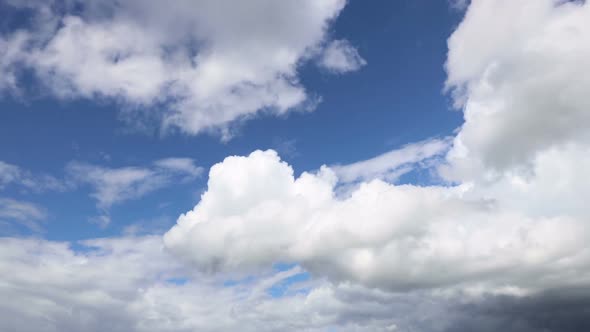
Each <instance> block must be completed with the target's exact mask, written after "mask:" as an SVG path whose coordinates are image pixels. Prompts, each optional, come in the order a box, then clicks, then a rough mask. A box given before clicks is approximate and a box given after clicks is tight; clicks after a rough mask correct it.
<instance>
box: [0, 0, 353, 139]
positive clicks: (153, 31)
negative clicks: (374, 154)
mask: <svg viewBox="0 0 590 332" xmlns="http://www.w3.org/2000/svg"><path fill="white" fill-rule="evenodd" d="M12 5H14V6H28V7H29V8H33V10H35V11H36V13H37V16H36V19H32V22H33V24H32V26H31V27H26V28H25V29H22V30H19V32H15V33H13V34H9V35H7V36H4V37H2V39H0V44H2V45H6V47H4V48H2V49H3V50H4V51H3V52H2V53H0V70H2V73H3V75H2V76H3V82H2V83H0V84H2V85H0V87H2V86H5V87H14V86H15V85H18V84H17V83H18V72H17V69H18V68H20V67H24V68H28V69H32V70H33V71H34V72H35V74H36V76H37V77H38V78H39V79H40V81H41V82H42V83H43V85H44V86H45V87H47V88H48V89H50V90H51V91H52V92H53V93H54V94H55V95H56V96H59V97H62V98H74V97H85V98H94V97H97V96H98V97H107V98H112V99H116V100H120V101H122V102H124V103H126V104H130V105H136V106H141V107H136V108H134V107H132V109H140V108H141V109H145V107H146V106H148V108H150V109H152V110H153V111H154V112H156V113H155V114H156V115H155V116H154V115H153V114H152V116H151V117H156V118H161V120H162V123H163V126H164V127H167V128H178V129H180V130H181V131H183V132H185V133H189V134H197V133H200V132H202V131H205V130H211V129H220V128H221V129H222V131H224V133H225V134H227V133H228V131H227V130H228V125H229V124H230V123H232V122H234V121H236V120H239V119H244V118H248V117H251V116H253V115H255V114H258V113H260V112H262V111H265V112H268V113H272V114H284V113H287V112H289V111H290V110H293V109H297V108H302V107H303V108H305V107H306V104H307V103H311V104H313V98H312V99H310V98H309V97H308V94H307V93H306V91H305V88H304V87H303V86H302V85H301V84H300V83H299V80H298V75H297V67H298V65H299V64H300V63H302V62H304V61H307V60H308V59H309V58H310V57H311V53H313V52H316V50H317V49H318V48H321V47H322V45H324V44H325V38H326V36H325V32H326V30H327V28H328V26H329V24H330V23H331V22H332V21H333V20H334V19H335V18H336V17H337V16H338V14H339V13H340V11H341V10H342V8H343V7H344V5H345V1H344V0H325V1H314V0H306V1H280V2H276V1H272V0H256V1H249V2H248V3H240V2H238V3H236V2H235V1H207V0H202V1H197V2H195V1H188V0H187V1H176V2H175V3H174V4H173V5H170V4H164V3H162V2H160V1H147V2H146V1H138V0H127V1H110V0H109V1H87V2H83V3H79V2H77V1H74V0H72V1H68V2H66V3H65V4H64V5H62V6H51V4H47V3H44V2H39V1H29V2H26V3H18V2H16V3H12ZM52 8H61V9H62V11H60V12H57V11H54V10H52ZM338 43H339V44H337V45H342V46H345V48H337V49H336V50H335V52H336V53H338V52H340V51H344V53H342V52H340V53H342V55H341V57H342V56H344V59H349V58H350V56H353V57H352V58H350V59H353V60H354V59H356V61H357V62H358V61H360V58H359V57H357V58H358V59H357V58H355V57H354V56H355V54H356V51H354V49H353V48H351V46H350V45H348V44H342V43H341V42H338ZM351 51H354V52H351ZM336 53H335V54H336ZM340 53H338V54H340ZM340 63H342V62H340ZM157 110H161V111H157ZM136 113H137V112H136ZM136 113H131V115H129V114H128V115H129V117H130V118H131V119H133V120H137V119H138V117H137V116H134V115H133V114H136Z"/></svg>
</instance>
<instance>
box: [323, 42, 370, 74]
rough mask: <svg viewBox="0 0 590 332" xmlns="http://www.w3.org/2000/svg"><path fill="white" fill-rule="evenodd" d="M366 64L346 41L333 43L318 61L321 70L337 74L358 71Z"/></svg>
mask: <svg viewBox="0 0 590 332" xmlns="http://www.w3.org/2000/svg"><path fill="white" fill-rule="evenodd" d="M366 64H367V61H365V59H363V58H362V57H361V56H360V55H359V53H358V51H357V50H356V48H355V47H354V46H352V45H351V44H350V42H349V41H348V40H346V39H339V40H333V41H331V42H330V43H329V44H328V45H327V46H326V48H325V49H324V50H323V53H322V54H321V56H320V58H319V59H318V65H319V66H320V67H321V68H324V69H327V70H329V71H331V72H335V73H347V72H351V71H357V70H359V69H361V67H363V66H365V65H366Z"/></svg>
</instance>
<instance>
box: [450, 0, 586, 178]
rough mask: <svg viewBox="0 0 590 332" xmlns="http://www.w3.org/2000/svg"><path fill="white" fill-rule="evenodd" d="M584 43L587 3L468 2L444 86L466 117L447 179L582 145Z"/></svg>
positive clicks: (551, 0) (552, 0)
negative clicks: (566, 147)
mask: <svg viewBox="0 0 590 332" xmlns="http://www.w3.org/2000/svg"><path fill="white" fill-rule="evenodd" d="M589 40H590V5H589V4H588V3H587V2H580V1H575V2H573V1H567V2H566V1H555V0H539V1H510V0H500V1H473V2H472V4H471V5H470V7H469V9H468V10H467V13H466V16H465V18H464V20H463V22H461V24H460V25H459V27H458V28H457V30H456V31H455V32H454V33H453V35H452V36H451V37H450V38H449V41H448V45H449V54H448V60H447V72H448V79H447V86H448V87H449V88H450V89H453V90H454V96H455V99H456V102H457V104H458V105H460V106H462V107H463V111H464V114H465V123H464V124H463V126H462V128H461V131H460V133H459V134H458V136H457V137H456V139H455V144H454V145H455V147H454V149H453V151H452V152H451V154H449V161H450V163H451V164H452V165H453V167H454V169H453V172H452V173H453V174H448V176H449V177H450V178H452V179H458V180H468V179H472V178H474V177H481V175H482V174H483V175H486V176H492V175H494V174H495V173H498V172H502V171H503V170H506V169H509V168H514V167H527V163H528V162H529V161H530V160H531V159H534V158H535V156H536V154H537V153H541V152H542V151H544V150H546V149H550V148H552V147H559V146H561V145H564V144H565V145H567V144H569V143H571V142H579V143H583V144H588V143H589V142H590V140H589V136H588V133H589V131H588V130H587V129H588V128H590V116H589V114H590V112H589V111H588V110H589V109H590V98H588V93H587V92H588V90H589V89H590V79H589V78H588V75H587V73H588V72H589V71H590V42H588V41H589Z"/></svg>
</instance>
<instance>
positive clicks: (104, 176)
mask: <svg viewBox="0 0 590 332" xmlns="http://www.w3.org/2000/svg"><path fill="white" fill-rule="evenodd" d="M202 171H203V169H202V168H201V167H199V166H197V165H195V162H194V160H193V159H190V158H166V159H160V160H157V161H155V162H154V163H153V165H152V166H148V167H132V166H129V167H119V168H109V167H103V166H98V165H93V164H88V163H83V162H75V161H74V162H70V163H69V164H68V165H67V166H66V172H67V174H68V176H69V177H70V178H71V179H73V181H74V182H76V183H78V184H87V185H90V186H91V188H92V190H93V192H92V194H91V196H92V197H93V198H94V199H96V202H97V206H98V207H99V208H100V209H104V210H108V209H109V208H110V207H111V206H112V205H114V204H117V203H121V202H123V201H126V200H131V199H137V198H140V197H142V196H144V195H146V194H148V193H150V192H153V191H155V190H158V189H161V188H163V187H166V186H168V185H171V184H173V183H182V182H187V181H191V180H194V179H195V178H197V177H198V176H200V175H201V173H202Z"/></svg>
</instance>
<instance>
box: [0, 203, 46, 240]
mask: <svg viewBox="0 0 590 332" xmlns="http://www.w3.org/2000/svg"><path fill="white" fill-rule="evenodd" d="M46 217H47V214H46V212H45V210H44V209H43V208H41V207H39V206H38V205H37V204H34V203H30V202H25V201H19V200H15V199H12V198H5V197H0V228H8V230H9V231H10V229H11V228H13V227H11V225H12V224H13V223H14V222H16V223H17V224H20V225H23V226H25V227H26V228H28V229H29V230H31V231H34V232H40V231H42V230H43V228H42V226H41V224H40V222H41V221H43V220H44V219H45V218H46Z"/></svg>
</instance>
